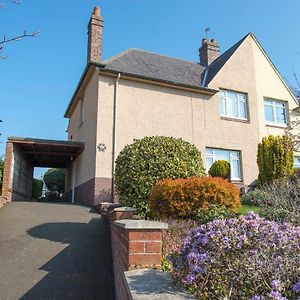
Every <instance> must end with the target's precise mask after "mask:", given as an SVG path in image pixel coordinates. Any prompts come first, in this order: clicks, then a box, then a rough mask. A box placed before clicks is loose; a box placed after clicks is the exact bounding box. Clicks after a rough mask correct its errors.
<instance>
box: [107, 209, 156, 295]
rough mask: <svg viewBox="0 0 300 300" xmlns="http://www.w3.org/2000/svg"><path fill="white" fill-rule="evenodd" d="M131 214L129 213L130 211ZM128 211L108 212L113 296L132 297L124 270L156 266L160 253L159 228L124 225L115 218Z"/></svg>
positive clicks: (124, 215)
mask: <svg viewBox="0 0 300 300" xmlns="http://www.w3.org/2000/svg"><path fill="white" fill-rule="evenodd" d="M132 215H133V214H132ZM118 217H119V218H124V217H126V218H128V217H130V214H120V211H117V212H113V213H111V214H110V216H109V218H108V219H109V222H110V232H111V244H112V257H113V267H114V279H115V291H116V299H117V300H121V299H122V300H127V299H132V297H131V294H130V292H129V290H128V286H127V282H126V279H125V276H124V272H125V271H128V270H132V269H137V268H147V267H160V262H161V257H162V233H161V229H143V228H139V229H127V228H124V227H122V226H121V225H120V224H118V223H116V222H115V220H116V219H117V218H118Z"/></svg>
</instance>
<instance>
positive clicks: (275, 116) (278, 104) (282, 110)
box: [264, 99, 287, 125]
mask: <svg viewBox="0 0 300 300" xmlns="http://www.w3.org/2000/svg"><path fill="white" fill-rule="evenodd" d="M264 106H265V120H266V123H267V124H271V125H272V124H277V125H286V124H287V110H286V102H283V101H278V100H272V99H265V100H264Z"/></svg>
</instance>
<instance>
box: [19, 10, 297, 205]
mask: <svg viewBox="0 0 300 300" xmlns="http://www.w3.org/2000/svg"><path fill="white" fill-rule="evenodd" d="M102 33H103V18H102V16H101V14H100V9H99V8H95V9H94V11H93V13H92V16H91V19H90V22H89V25H88V51H87V65H86V68H85V70H84V72H83V74H82V77H81V79H80V81H79V83H78V86H77V87H76V89H75V92H74V95H73V97H72V99H71V101H70V103H69V105H68V107H67V110H66V112H65V117H66V118H68V119H69V124H68V129H67V132H68V140H69V142H68V143H72V142H73V143H80V142H81V144H74V145H71V144H68V147H69V149H70V150H69V151H73V152H72V153H75V152H76V153H75V154H76V155H75V154H74V155H73V156H72V157H71V160H70V161H69V162H68V163H67V164H65V165H66V167H67V182H66V190H67V195H68V197H69V198H70V199H71V200H72V202H75V203H86V204H89V205H94V204H96V203H98V202H101V201H112V200H113V199H112V198H113V195H114V193H112V190H113V186H114V183H113V174H114V167H115V160H116V158H117V156H118V153H119V152H120V151H121V150H122V149H123V148H124V146H125V145H127V144H129V143H132V142H133V140H134V139H138V138H142V137H144V136H153V135H163V136H173V137H180V138H182V139H184V140H186V141H189V142H191V143H193V144H195V145H196V146H197V147H198V149H199V150H200V151H201V153H202V157H203V160H204V162H205V165H206V169H209V167H210V166H211V165H212V163H213V162H214V161H216V160H218V159H226V160H228V161H229V162H230V164H231V177H232V178H231V179H232V181H233V182H234V183H235V184H237V185H238V186H240V187H249V186H250V187H251V186H252V185H254V184H255V180H256V178H257V176H258V168H257V164H256V153H257V144H258V143H259V142H260V141H261V139H262V138H263V137H264V136H268V135H270V134H274V135H282V134H284V132H285V129H286V128H287V126H288V125H289V124H290V122H291V120H292V119H293V118H295V117H297V116H298V115H299V103H298V101H297V99H296V98H295V96H294V95H293V93H292V92H291V90H290V89H289V87H288V86H287V84H286V83H285V81H284V80H283V79H282V77H281V76H280V74H279V72H278V71H277V69H276V67H275V66H274V64H273V63H272V61H271V60H270V58H269V57H268V55H267V54H266V52H265V51H264V49H263V48H262V46H261V45H260V43H259V42H258V41H257V39H256V37H255V36H254V35H253V34H252V33H249V34H247V35H246V36H245V37H243V38H242V39H241V40H239V41H238V42H237V43H236V44H234V45H233V46H232V47H231V48H230V49H228V50H227V51H225V52H224V53H222V54H221V53H220V47H219V45H218V43H217V42H216V40H215V39H211V40H207V39H203V40H202V44H201V46H200V49H199V61H198V62H190V61H185V60H181V59H177V58H172V57H168V56H164V55H160V54H155V53H151V52H148V51H144V50H139V49H129V50H127V51H125V52H123V53H121V54H119V55H117V56H115V57H112V58H110V59H108V60H105V61H102V59H101V54H102ZM66 145H67V144H66V143H65V144H64V146H66ZM23 146H24V145H23ZM23 146H22V147H23ZM75 146H76V147H79V148H80V150H78V151H77V150H76V149H79V148H76V149H74V147H75ZM40 147H42V146H40ZM40 149H42V148H40ZM60 149H61V150H60V151H66V150H63V149H65V148H60ZM72 149H73V150H72Z"/></svg>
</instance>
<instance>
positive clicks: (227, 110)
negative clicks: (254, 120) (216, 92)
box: [220, 90, 248, 120]
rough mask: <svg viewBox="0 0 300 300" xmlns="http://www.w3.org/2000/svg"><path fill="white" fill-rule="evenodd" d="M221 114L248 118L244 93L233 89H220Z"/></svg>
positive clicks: (236, 117)
mask: <svg viewBox="0 0 300 300" xmlns="http://www.w3.org/2000/svg"><path fill="white" fill-rule="evenodd" d="M220 95H221V116H223V117H229V118H235V119H241V120H248V105H247V96H246V94H242V93H237V92H233V91H225V90H221V91H220Z"/></svg>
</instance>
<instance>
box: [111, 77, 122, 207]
mask: <svg viewBox="0 0 300 300" xmlns="http://www.w3.org/2000/svg"><path fill="white" fill-rule="evenodd" d="M120 78H121V73H119V74H118V77H117V79H116V81H115V93H114V107H113V128H112V129H113V132H112V167H111V170H112V171H111V202H112V203H113V202H115V180H114V176H115V160H116V135H117V99H118V86H119V80H120Z"/></svg>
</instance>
